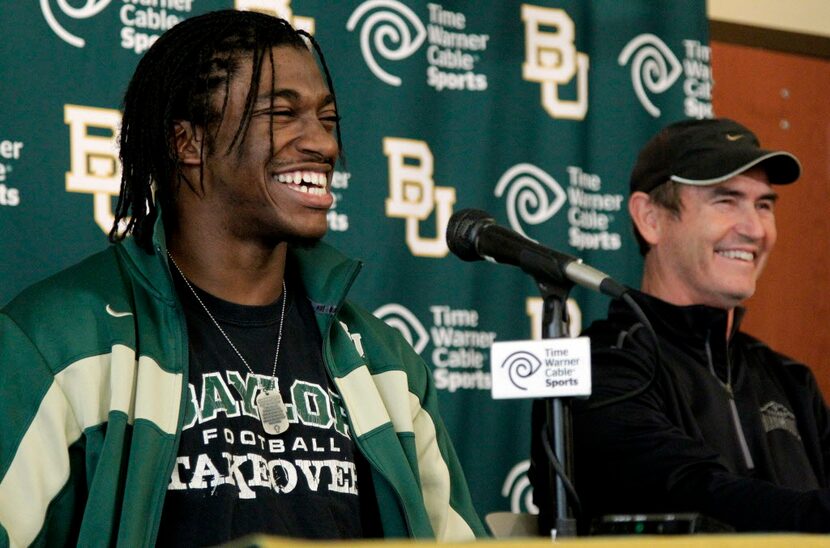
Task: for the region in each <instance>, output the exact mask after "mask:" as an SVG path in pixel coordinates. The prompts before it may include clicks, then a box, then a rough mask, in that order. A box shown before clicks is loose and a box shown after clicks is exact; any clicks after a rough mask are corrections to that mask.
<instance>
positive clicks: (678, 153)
mask: <svg viewBox="0 0 830 548" xmlns="http://www.w3.org/2000/svg"><path fill="white" fill-rule="evenodd" d="M756 165H759V166H761V167H763V168H764V170H765V171H766V172H767V177H768V178H769V182H770V183H772V184H778V185H784V184H788V183H792V182H794V181H795V180H796V179H798V177H799V176H800V175H801V164H800V163H799V161H798V158H796V157H795V156H793V155H792V154H790V153H789V152H784V151H775V150H766V149H763V148H761V144H760V143H759V142H758V137H756V136H755V134H754V133H752V132H751V131H749V129H747V128H746V127H744V126H742V125H741V124H739V123H738V122H735V121H734V120H729V119H727V118H712V119H704V120H683V121H681V122H675V123H673V124H671V125H669V126H666V127H665V128H663V129H662V130H661V131H660V132H659V133H658V134H657V135H655V136H654V137H652V138H651V140H650V141H649V142H648V143H646V145H645V146H644V147H643V149H642V150H641V151H640V154H639V156H638V157H637V164H636V165H635V166H634V170H633V171H632V172H631V181H630V182H629V188H630V190H631V192H635V191H641V192H650V191H651V190H653V189H654V188H656V187H658V186H660V185H662V184H663V183H665V182H667V181H670V180H671V181H676V182H678V183H683V184H687V185H700V186H706V185H714V184H717V183H722V182H723V181H726V180H727V179H729V178H731V177H734V176H736V175H739V174H740V173H743V172H744V171H746V170H747V169H749V168H751V167H754V166H756Z"/></svg>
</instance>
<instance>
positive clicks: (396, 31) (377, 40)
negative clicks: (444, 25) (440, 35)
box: [346, 0, 427, 86]
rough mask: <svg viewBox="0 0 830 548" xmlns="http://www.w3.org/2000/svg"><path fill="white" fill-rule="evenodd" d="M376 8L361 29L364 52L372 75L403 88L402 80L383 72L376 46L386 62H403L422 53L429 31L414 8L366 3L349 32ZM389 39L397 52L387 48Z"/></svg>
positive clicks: (385, 0) (379, 0) (391, 1)
mask: <svg viewBox="0 0 830 548" xmlns="http://www.w3.org/2000/svg"><path fill="white" fill-rule="evenodd" d="M374 9H378V11H376V12H374V13H372V14H371V15H369V16H368V17H367V18H366V21H365V22H364V23H363V26H362V27H361V29H360V51H361V53H363V59H364V60H365V61H366V65H368V67H369V70H371V71H372V74H374V75H375V76H377V77H378V78H379V79H380V80H381V81H382V82H384V83H386V84H389V85H390V86H400V85H401V79H400V78H399V77H398V76H395V75H393V74H389V73H388V72H386V71H385V70H383V69H382V68H381V67H380V65H379V64H378V62H377V61H376V60H375V56H374V52H373V50H372V46H374V48H375V49H377V52H378V53H379V54H380V56H381V57H383V58H384V59H388V60H390V61H400V60H401V59H406V58H407V57H409V56H410V55H412V54H413V53H415V52H416V51H418V48H420V47H421V44H423V43H424V39H426V36H427V31H426V29H425V28H424V24H423V23H421V20H420V19H418V16H417V15H415V13H414V12H413V11H412V10H411V9H409V8H408V7H407V6H405V5H403V4H401V3H400V2H397V1H395V0H370V1H369V2H364V3H363V4H361V5H360V6H359V7H358V8H357V9H356V10H355V11H354V12H353V13H352V15H351V16H350V17H349V20H348V22H347V23H346V29H347V30H349V31H354V29H355V28H356V27H357V24H358V23H359V22H360V20H361V19H362V18H363V16H364V15H366V14H367V13H368V12H370V11H372V10H374ZM410 27H412V30H413V31H414V36H413V32H412V31H411V30H410ZM387 40H388V41H389V42H391V43H392V44H394V45H395V48H394V49H392V48H389V47H388V46H387V45H386V44H387Z"/></svg>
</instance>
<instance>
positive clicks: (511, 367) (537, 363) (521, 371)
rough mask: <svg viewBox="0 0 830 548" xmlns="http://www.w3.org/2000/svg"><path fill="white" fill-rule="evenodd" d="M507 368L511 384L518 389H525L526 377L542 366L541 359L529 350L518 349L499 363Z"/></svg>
mask: <svg viewBox="0 0 830 548" xmlns="http://www.w3.org/2000/svg"><path fill="white" fill-rule="evenodd" d="M501 367H502V368H506V369H507V375H508V377H509V378H510V382H511V383H513V386H515V387H516V388H518V389H520V390H527V383H526V381H525V380H526V379H528V378H530V377H532V376H533V375H534V374H535V373H536V372H537V371H539V368H540V367H542V360H540V359H539V358H537V357H536V356H534V355H533V354H532V353H530V352H526V351H524V350H520V351H518V352H513V353H512V354H510V355H509V356H507V358H505V360H504V362H502V364H501Z"/></svg>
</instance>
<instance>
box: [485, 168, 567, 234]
mask: <svg viewBox="0 0 830 548" xmlns="http://www.w3.org/2000/svg"><path fill="white" fill-rule="evenodd" d="M505 193H506V194H505ZM495 194H496V197H497V198H501V197H502V196H504V197H505V200H506V207H507V219H508V220H509V221H510V227H511V228H512V229H513V230H515V231H516V232H518V233H519V234H521V235H522V236H524V237H526V238H530V236H528V235H527V234H526V233H525V231H524V229H523V228H522V222H521V221H524V222H525V223H528V224H532V225H538V224H541V223H543V222H545V221H547V220H548V219H550V218H551V217H553V216H554V215H556V213H557V212H558V211H559V210H560V209H562V206H563V205H565V200H566V195H565V191H564V190H563V189H562V187H561V186H560V185H559V183H557V182H556V179H554V178H553V177H551V176H550V175H549V174H548V173H546V172H545V171H544V170H542V169H540V168H538V167H536V166H534V165H533V164H516V165H515V166H513V167H511V168H510V169H508V170H507V171H506V172H505V173H504V175H502V176H501V178H499V181H498V183H496V190H495ZM551 195H552V198H551Z"/></svg>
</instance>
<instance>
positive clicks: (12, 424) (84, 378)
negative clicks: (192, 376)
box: [0, 223, 486, 547]
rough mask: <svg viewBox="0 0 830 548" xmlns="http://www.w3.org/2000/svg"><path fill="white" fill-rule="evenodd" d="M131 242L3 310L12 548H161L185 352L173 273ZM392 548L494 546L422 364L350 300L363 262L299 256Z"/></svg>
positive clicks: (1, 353) (320, 251)
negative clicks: (418, 543)
mask: <svg viewBox="0 0 830 548" xmlns="http://www.w3.org/2000/svg"><path fill="white" fill-rule="evenodd" d="M155 233H156V235H157V236H156V245H155V253H153V254H150V253H147V252H146V251H144V250H142V249H140V248H139V247H138V246H137V245H136V244H135V242H134V241H132V239H127V240H125V241H124V242H122V243H119V244H116V245H113V246H110V247H109V248H108V249H107V250H105V251H103V252H101V253H98V254H96V255H93V256H91V257H89V258H88V259H86V260H84V261H83V262H81V263H79V264H78V265H75V266H73V267H71V268H69V269H68V270H66V271H64V272H62V273H60V274H58V275H56V276H53V277H52V278H49V279H47V280H45V281H43V282H40V283H38V284H36V285H34V286H32V287H31V288H29V289H27V290H26V291H24V292H23V293H21V294H20V295H19V296H18V297H17V298H16V299H14V300H13V301H12V302H11V303H10V304H8V305H7V306H6V307H5V308H4V309H3V310H2V312H0V525H2V526H0V546H8V545H11V546H26V545H30V544H34V545H47V546H53V545H65V544H75V543H77V544H78V545H82V546H99V545H100V546H109V545H118V546H130V547H132V546H152V545H153V544H154V543H155V538H156V534H157V530H158V524H159V518H160V516H161V510H162V504H163V502H164V497H165V494H166V492H167V485H168V483H169V481H170V474H171V471H172V469H173V465H174V461H175V458H176V452H177V447H178V439H179V433H180V432H181V428H182V424H183V421H184V415H185V409H186V405H185V404H184V402H185V398H186V397H187V396H186V392H187V378H188V377H187V368H188V344H187V331H186V327H185V321H184V315H183V312H182V309H181V306H180V304H179V303H178V301H177V298H176V294H175V292H174V289H173V285H172V280H171V277H170V272H169V270H168V267H167V261H166V251H165V247H164V242H163V237H159V236H158V235H160V234H163V231H162V228H161V224H160V223H157V226H156V231H155ZM290 253H291V258H290V259H289V264H292V265H294V266H295V267H297V268H299V271H300V276H301V278H302V280H303V283H304V285H305V289H306V292H307V294H308V296H309V298H310V299H311V300H312V304H313V307H314V310H315V313H316V317H317V323H318V325H319V327H320V331H321V333H322V335H323V357H324V360H325V363H326V366H327V368H328V372H329V374H330V375H331V378H332V379H333V381H334V383H335V385H336V386H337V389H338V390H339V392H340V395H341V396H342V400H343V405H344V406H345V407H346V409H347V412H348V416H349V422H350V424H351V428H352V435H353V437H354V438H355V443H356V444H357V447H358V448H359V450H360V451H361V453H362V454H363V455H364V456H365V457H366V459H367V460H368V461H369V463H370V464H371V468H372V480H373V483H374V487H375V491H376V494H377V499H378V507H379V509H380V520H381V523H382V525H383V530H384V534H385V535H386V536H388V537H415V538H438V539H442V540H461V539H472V538H474V537H476V536H484V535H486V533H485V531H484V529H483V527H482V525H481V522H480V520H479V518H478V516H477V515H476V513H475V510H474V509H473V506H472V503H471V500H470V495H469V492H468V489H467V484H466V481H465V479H464V475H463V473H462V471H461V468H460V466H459V463H458V459H457V457H456V455H455V451H454V449H453V447H452V444H451V442H450V439H449V436H448V434H447V431H446V429H445V427H444V425H443V422H442V421H441V418H440V416H439V413H438V408H437V394H436V390H435V387H434V386H433V384H432V381H431V378H430V375H429V371H428V369H427V367H426V365H425V364H424V362H423V360H421V358H420V357H419V356H418V355H417V354H416V353H415V352H414V351H413V350H412V348H411V347H410V346H409V345H408V344H407V343H406V342H405V341H404V340H403V338H402V337H400V336H399V335H398V333H397V332H396V331H395V330H394V329H392V328H390V327H388V326H387V325H386V324H384V323H383V322H382V321H380V320H378V319H377V318H375V317H373V316H372V315H371V314H370V313H368V312H367V311H366V310H364V309H362V308H360V307H358V306H355V305H354V304H352V303H350V302H348V301H346V300H345V296H346V293H347V291H348V289H349V286H350V285H351V284H352V282H353V281H354V279H355V277H356V276H357V273H358V271H359V270H360V263H358V262H355V261H352V260H349V259H347V258H345V257H344V256H342V255H341V254H340V253H338V252H337V251H335V250H334V249H333V248H331V247H329V246H327V245H326V244H322V243H321V244H318V245H316V246H314V247H312V248H306V249H292V250H291V252H290Z"/></svg>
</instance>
